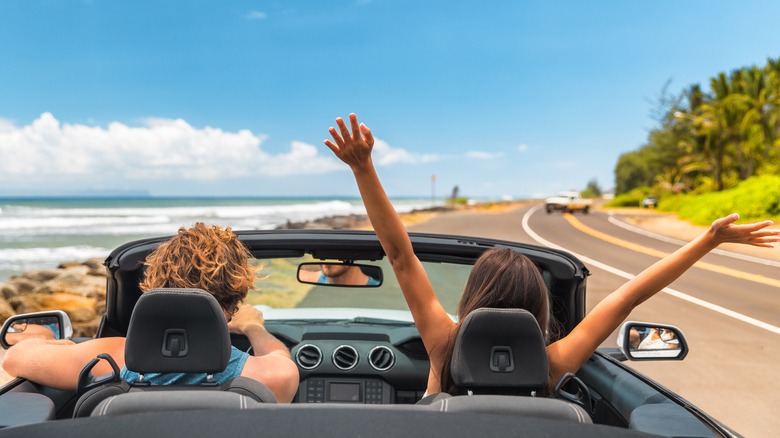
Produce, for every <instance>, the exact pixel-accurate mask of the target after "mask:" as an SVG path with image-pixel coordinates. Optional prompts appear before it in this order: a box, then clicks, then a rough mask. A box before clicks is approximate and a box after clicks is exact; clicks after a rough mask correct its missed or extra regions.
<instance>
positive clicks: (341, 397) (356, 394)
mask: <svg viewBox="0 0 780 438" xmlns="http://www.w3.org/2000/svg"><path fill="white" fill-rule="evenodd" d="M328 389H329V394H330V395H329V396H328V400H329V401H334V402H359V401H361V400H360V383H335V382H331V383H330V385H328Z"/></svg>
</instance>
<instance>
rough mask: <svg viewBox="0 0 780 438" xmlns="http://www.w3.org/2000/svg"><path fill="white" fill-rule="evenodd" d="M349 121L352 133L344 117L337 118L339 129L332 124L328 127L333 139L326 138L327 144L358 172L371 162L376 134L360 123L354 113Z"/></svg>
mask: <svg viewBox="0 0 780 438" xmlns="http://www.w3.org/2000/svg"><path fill="white" fill-rule="evenodd" d="M349 123H350V125H351V126H352V133H350V132H349V128H348V127H347V124H346V123H345V122H344V119H342V118H341V117H339V118H337V119H336V125H338V128H339V129H338V130H336V128H334V127H332V126H331V127H330V128H329V129H328V132H330V135H331V136H332V137H333V141H330V140H325V145H326V146H328V147H329V148H330V150H331V151H333V153H334V154H335V155H336V156H337V157H338V158H339V159H340V160H341V161H343V162H344V163H346V164H347V165H348V166H349V167H350V168H351V169H352V171H353V172H356V171H358V170H360V169H361V168H363V167H365V166H367V165H370V164H371V149H373V147H374V136H373V135H372V134H371V130H370V129H368V126H366V125H364V124H362V123H360V124H358V120H357V116H356V115H355V114H354V113H352V114H350V115H349Z"/></svg>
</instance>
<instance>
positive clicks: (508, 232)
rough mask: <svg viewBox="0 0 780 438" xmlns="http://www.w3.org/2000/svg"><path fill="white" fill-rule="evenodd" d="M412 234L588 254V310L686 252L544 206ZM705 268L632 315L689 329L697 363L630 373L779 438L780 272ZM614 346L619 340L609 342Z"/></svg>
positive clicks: (599, 217)
mask: <svg viewBox="0 0 780 438" xmlns="http://www.w3.org/2000/svg"><path fill="white" fill-rule="evenodd" d="M616 219H620V217H619V215H618V216H616ZM409 231H420V232H436V233H447V234H461V235H476V236H484V237H492V238H498V239H507V240H513V241H520V242H526V243H532V244H539V243H540V242H543V244H546V245H557V246H559V247H562V248H563V249H565V250H567V251H569V252H572V253H574V254H576V255H578V256H580V258H581V259H582V260H583V261H584V262H585V265H586V266H587V267H588V269H589V270H590V272H591V276H590V277H589V279H588V295H587V304H588V308H589V309H590V308H592V307H593V306H594V305H595V303H597V302H598V301H600V300H601V299H603V298H604V297H605V296H606V295H608V294H609V293H610V292H612V291H614V290H615V289H617V288H618V287H619V286H620V285H621V284H623V283H624V282H626V281H627V279H626V278H625V277H626V276H629V277H630V276H631V275H636V274H638V273H639V272H641V271H642V270H643V269H644V268H646V267H648V266H650V265H651V264H652V263H654V262H655V261H657V260H658V259H659V257H662V256H663V254H667V253H670V252H672V251H674V250H675V249H676V248H678V247H679V244H675V243H669V242H666V241H663V240H659V239H656V238H653V237H648V236H645V235H642V234H639V233H636V232H634V231H630V230H627V229H624V228H622V227H619V226H617V225H615V224H614V223H613V222H610V221H609V220H608V215H607V214H606V213H603V212H598V211H596V212H592V213H591V214H589V215H582V214H577V215H576V216H574V217H573V220H572V217H571V216H564V215H562V214H560V213H557V214H552V215H547V214H546V213H545V212H544V211H543V210H539V209H538V206H536V205H528V206H524V207H521V208H519V209H516V210H512V211H509V212H505V213H495V214H484V213H460V214H456V215H448V214H444V215H440V216H438V217H436V218H434V219H432V220H430V221H428V222H425V223H421V224H416V225H413V226H409ZM767 251H775V250H767ZM774 254H776V251H775V252H774ZM702 262H703V263H702V264H701V265H697V266H694V267H693V268H691V269H690V270H689V271H688V272H686V273H685V274H684V275H683V276H682V277H681V278H680V279H678V280H677V281H675V282H674V283H673V284H672V285H670V288H671V289H672V291H670V293H665V292H661V293H659V294H657V295H656V296H654V297H653V298H651V299H650V300H648V301H647V302H645V303H643V304H642V305H641V306H639V307H638V308H637V309H635V310H634V312H633V313H632V314H631V316H630V319H632V320H638V321H652V322H659V323H666V324H672V325H676V326H678V327H680V328H681V329H682V330H683V332H684V334H685V337H686V339H687V340H688V343H689V345H690V350H691V351H690V353H689V354H688V356H687V357H686V358H685V360H683V361H682V362H678V361H670V362H631V363H630V365H631V366H632V367H634V368H636V369H638V370H640V371H641V372H643V373H644V374H646V375H648V376H650V377H651V378H652V379H654V380H656V381H657V382H659V383H661V384H662V385H664V386H666V387H668V388H670V389H671V390H673V391H674V392H676V393H678V394H680V395H682V396H683V397H684V398H686V399H687V400H688V401H690V402H691V403H693V404H694V405H696V406H698V407H699V408H701V409H703V410H704V411H705V412H707V413H708V414H710V415H711V416H713V417H714V418H716V419H718V420H720V421H721V422H723V423H724V424H726V425H728V426H729V427H731V428H732V429H734V430H736V431H737V432H739V433H740V434H743V435H744V436H748V437H754V436H775V434H776V433H777V430H780V415H777V406H780V379H778V378H777V376H776V372H777V371H778V369H780V366H779V365H778V364H780V348H778V347H780V342H779V341H780V328H778V327H780V312H779V311H778V310H780V300H778V292H780V287H778V284H780V269H778V267H780V264H778V262H777V261H769V262H768V263H770V264H762V263H757V262H756V261H749V260H743V259H739V258H734V257H729V256H726V255H719V254H712V253H711V254H709V255H707V256H706V257H705V258H704V259H703V260H702ZM614 345H615V340H614V337H613V338H612V339H609V340H608V341H607V342H605V344H604V346H608V347H612V346H614Z"/></svg>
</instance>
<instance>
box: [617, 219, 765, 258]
mask: <svg viewBox="0 0 780 438" xmlns="http://www.w3.org/2000/svg"><path fill="white" fill-rule="evenodd" d="M607 220H608V221H609V222H610V223H611V224H613V225H617V226H618V227H620V228H623V229H624V230H628V231H631V232H634V233H637V234H641V235H643V236H647V237H652V238H653V239H657V240H661V241H663V242H666V243H671V244H674V245H678V246H683V245H685V244H686V243H688V242H685V241H683V240H677V239H673V238H671V237H669V236H664V235H662V234H658V233H653V232H652V231H648V230H645V229H644V228H640V227H637V226H634V225H631V224H628V223H625V222H623V221H621V220H619V219H616V218H615V217H613V216H612V213H609V218H608V219H607ZM710 252H712V253H713V254H718V255H722V256H725V257H731V258H735V259H739V260H744V261H747V262H753V263H759V264H762V265H767V266H775V267H778V268H780V262H778V261H775V260H768V259H763V258H761V257H754V256H749V255H745V254H740V253H736V252H732V251H726V250H723V249H718V248H716V249H713V250H712V251H710Z"/></svg>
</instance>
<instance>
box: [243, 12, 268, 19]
mask: <svg viewBox="0 0 780 438" xmlns="http://www.w3.org/2000/svg"><path fill="white" fill-rule="evenodd" d="M266 18H268V14H266V13H265V12H260V11H250V12H249V13H248V14H246V19H247V20H265V19H266Z"/></svg>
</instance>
